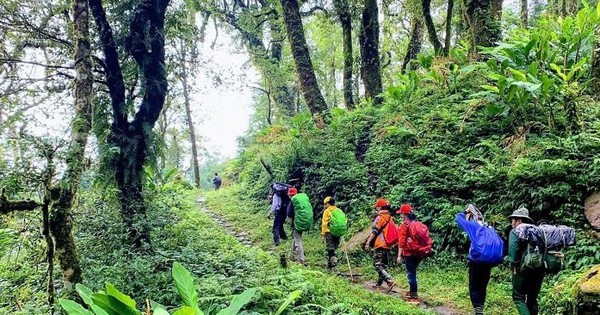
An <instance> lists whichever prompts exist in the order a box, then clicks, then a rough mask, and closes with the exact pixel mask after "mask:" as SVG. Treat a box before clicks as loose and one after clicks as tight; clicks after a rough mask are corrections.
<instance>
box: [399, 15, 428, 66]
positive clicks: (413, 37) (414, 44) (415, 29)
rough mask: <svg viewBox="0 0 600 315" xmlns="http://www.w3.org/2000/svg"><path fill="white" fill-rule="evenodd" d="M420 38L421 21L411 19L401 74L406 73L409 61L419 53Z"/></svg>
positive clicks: (421, 30) (421, 33)
mask: <svg viewBox="0 0 600 315" xmlns="http://www.w3.org/2000/svg"><path fill="white" fill-rule="evenodd" d="M421 36H423V21H421V19H419V18H415V17H413V21H412V30H411V32H410V41H409V42H408V48H407V49H406V55H405V56H404V62H403V63H402V73H405V72H406V68H407V67H408V66H409V64H410V61H411V60H414V59H415V58H417V55H418V54H419V52H420V51H421ZM409 70H414V66H412V65H411V66H410V68H409Z"/></svg>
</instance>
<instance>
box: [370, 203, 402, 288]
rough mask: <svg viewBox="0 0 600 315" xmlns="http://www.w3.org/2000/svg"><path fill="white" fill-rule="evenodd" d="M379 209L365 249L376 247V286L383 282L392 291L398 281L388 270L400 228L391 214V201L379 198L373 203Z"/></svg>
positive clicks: (374, 261) (374, 259) (374, 263)
mask: <svg viewBox="0 0 600 315" xmlns="http://www.w3.org/2000/svg"><path fill="white" fill-rule="evenodd" d="M373 207H375V209H377V216H376V217H375V219H374V220H373V223H372V224H371V228H372V231H371V235H370V236H369V238H368V239H367V241H366V243H365V250H366V251H369V250H370V249H371V248H374V249H375V253H374V257H373V266H374V267H375V270H377V274H378V275H379V277H378V278H377V284H376V287H380V286H381V285H382V284H383V282H385V283H386V284H387V285H388V290H387V291H388V292H390V291H392V289H393V288H394V286H395V285H396V282H394V279H392V276H390V274H389V273H388V272H387V269H388V265H389V253H390V248H391V247H393V246H395V245H396V243H397V242H398V230H397V229H396V225H395V223H394V219H392V216H391V215H390V211H389V210H390V203H389V202H388V201H387V200H385V199H383V198H380V199H377V200H376V201H375V204H374V205H373Z"/></svg>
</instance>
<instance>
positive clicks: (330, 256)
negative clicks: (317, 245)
mask: <svg viewBox="0 0 600 315" xmlns="http://www.w3.org/2000/svg"><path fill="white" fill-rule="evenodd" d="M339 246H340V238H339V237H337V236H333V235H331V233H329V232H327V233H325V248H327V268H333V267H335V265H336V264H337V257H335V251H336V249H338V247H339Z"/></svg>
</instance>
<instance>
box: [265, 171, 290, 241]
mask: <svg viewBox="0 0 600 315" xmlns="http://www.w3.org/2000/svg"><path fill="white" fill-rule="evenodd" d="M289 187H290V186H289V185H287V184H283V183H277V182H276V183H273V185H272V186H271V200H272V201H271V209H270V211H269V215H268V217H269V219H273V229H272V232H273V243H275V246H279V243H280V242H281V240H284V241H285V240H287V235H286V234H285V228H284V226H283V224H284V223H285V219H286V217H287V206H288V204H289V203H290V197H289V196H288V194H287V192H288V188H289Z"/></svg>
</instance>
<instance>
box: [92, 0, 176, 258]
mask: <svg viewBox="0 0 600 315" xmlns="http://www.w3.org/2000/svg"><path fill="white" fill-rule="evenodd" d="M89 1H90V2H89V3H90V8H91V11H92V14H93V15H94V20H95V22H96V26H97V28H98V33H99V36H100V42H101V45H102V49H103V52H104V59H105V62H104V71H105V75H106V82H107V86H108V90H109V93H110V98H111V104H112V108H113V113H112V114H113V123H112V125H111V134H110V136H109V139H108V141H109V143H111V144H112V145H113V146H115V147H118V148H119V153H118V154H117V156H116V157H115V160H114V172H115V181H116V182H117V187H118V188H119V201H120V202H121V215H122V216H123V221H124V223H125V225H126V226H127V228H128V231H129V237H130V242H131V244H132V246H133V247H134V248H137V249H140V248H142V245H143V244H148V245H150V228H149V225H148V224H147V220H146V206H145V204H144V198H143V194H142V174H143V165H144V162H145V159H146V150H147V139H148V136H149V133H151V132H152V128H153V127H154V124H155V123H156V121H157V119H158V117H159V115H160V113H161V111H162V109H163V106H164V102H165V98H166V95H167V71H166V67H165V30H164V26H165V24H164V23H165V13H166V9H167V6H168V5H169V0H142V1H141V2H140V3H139V4H138V5H137V7H135V8H134V9H133V10H132V11H133V14H134V16H133V18H132V19H131V24H130V34H129V36H128V37H127V38H126V39H125V41H124V46H125V47H124V48H125V49H126V50H127V51H128V53H129V54H131V56H133V58H134V59H135V62H136V64H137V67H138V70H139V72H140V73H141V74H142V80H143V82H142V83H143V86H142V91H143V97H142V101H141V104H140V105H139V109H138V110H137V112H136V113H135V116H134V119H133V121H132V122H129V121H128V117H127V112H128V110H127V108H128V107H127V104H126V102H125V84H124V81H123V73H122V70H121V64H120V61H119V54H118V50H117V46H116V43H115V40H114V37H113V35H112V28H111V27H110V24H109V23H108V20H107V18H106V13H105V10H104V8H103V6H102V1H101V0H89Z"/></svg>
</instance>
